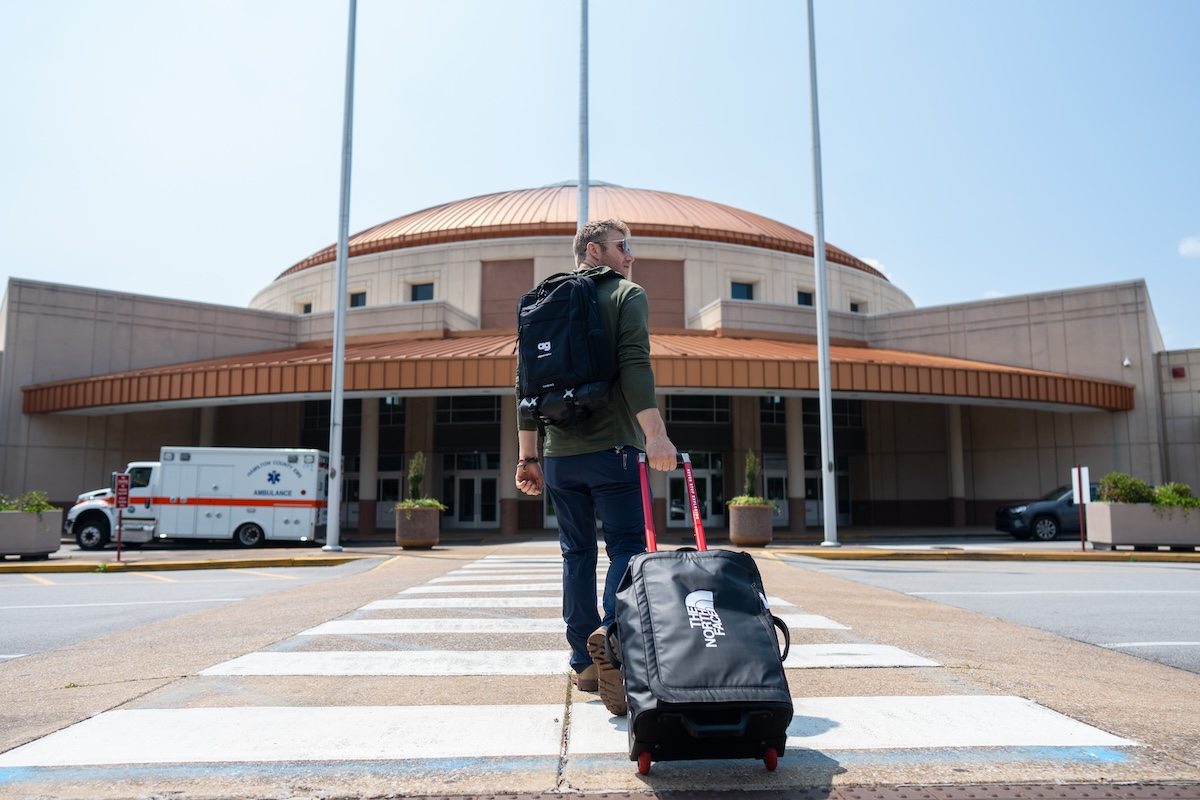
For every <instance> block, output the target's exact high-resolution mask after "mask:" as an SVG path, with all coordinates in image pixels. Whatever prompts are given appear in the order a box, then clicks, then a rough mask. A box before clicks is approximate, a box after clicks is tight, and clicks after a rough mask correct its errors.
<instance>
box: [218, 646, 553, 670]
mask: <svg viewBox="0 0 1200 800" xmlns="http://www.w3.org/2000/svg"><path fill="white" fill-rule="evenodd" d="M568 658H569V654H568V653H567V652H566V651H565V650H562V651H555V650H488V651H473V650H405V651H399V652H394V651H330V652H300V653H276V652H266V653H264V652H259V653H250V654H249V655H244V656H241V657H239V658H235V659H232V660H230V661H226V662H224V663H221V664H217V665H216V666H212V667H209V668H208V669H206V670H201V672H200V674H201V675H343V676H348V675H426V676H450V675H566V674H567V672H568V671H569V670H570V668H569V667H568V666H567V660H568Z"/></svg>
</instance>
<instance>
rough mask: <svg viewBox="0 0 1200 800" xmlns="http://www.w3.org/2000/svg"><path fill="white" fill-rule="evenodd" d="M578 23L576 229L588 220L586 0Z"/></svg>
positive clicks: (582, 1) (583, 1) (583, 0)
mask: <svg viewBox="0 0 1200 800" xmlns="http://www.w3.org/2000/svg"><path fill="white" fill-rule="evenodd" d="M580 2H581V6H582V9H583V14H582V19H581V20H580V24H579V209H578V212H579V213H578V219H577V220H576V230H580V229H582V228H583V226H584V225H585V224H587V221H588V189H589V188H590V187H589V181H590V178H589V177H588V0H580Z"/></svg>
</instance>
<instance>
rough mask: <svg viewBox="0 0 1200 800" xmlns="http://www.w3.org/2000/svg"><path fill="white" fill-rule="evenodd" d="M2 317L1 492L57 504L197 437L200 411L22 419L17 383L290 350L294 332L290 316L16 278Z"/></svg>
mask: <svg viewBox="0 0 1200 800" xmlns="http://www.w3.org/2000/svg"><path fill="white" fill-rule="evenodd" d="M3 311H4V313H3V316H2V317H0V329H2V330H3V334H2V335H3V340H4V341H5V342H6V343H7V347H6V349H5V353H4V358H3V362H2V364H0V492H3V493H5V494H9V495H13V494H20V493H21V492H24V491H27V490H33V489H39V490H43V491H46V492H47V493H48V494H49V496H50V498H51V499H52V500H54V501H60V502H61V501H70V500H74V499H75V497H76V495H78V494H79V493H80V492H83V491H86V490H89V489H95V488H99V487H101V486H105V485H107V484H108V478H109V473H110V472H111V471H112V470H114V469H119V468H121V467H123V466H124V465H125V464H126V463H127V462H128V461H131V460H136V459H144V458H154V457H157V455H158V449H159V447H160V446H161V445H163V444H172V443H183V442H192V441H195V440H196V437H197V436H198V435H199V429H198V425H199V421H198V420H199V418H198V414H199V412H198V410H197V409H190V408H186V409H175V410H171V411H148V412H139V413H137V414H136V415H114V416H94V417H90V416H76V415H37V416H27V415H24V414H22V413H21V399H22V395H21V387H22V386H28V385H32V384H38V383H48V382H52V381H57V380H64V379H68V378H78V377H80V376H86V375H102V374H106V373H110V372H119V371H123V370H130V369H139V368H143V367H154V366H161V365H163V364H174V363H179V362H186V361H195V360H199V359H205V358H215V357H219V356H224V355H234V354H238V353H248V352H256V351H259V350H271V349H276V348H279V347H289V346H291V345H292V344H293V342H294V340H295V332H296V321H295V319H294V318H292V317H290V316H283V315H279V314H274V313H269V312H263V311H254V310H247V309H239V308H230V307H225V306H216V305H210V304H205V303H188V302H185V301H181V300H170V299H164V298H155V297H146V296H141V295H130V294H117V293H112V292H106V291H104V290H101V289H89V288H85V287H78V286H64V285H61V284H50V283H41V282H37V281H26V280H19V279H11V280H10V281H9V283H8V289H7V292H6V295H5V300H4V306H3Z"/></svg>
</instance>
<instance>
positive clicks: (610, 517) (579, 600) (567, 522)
mask: <svg viewBox="0 0 1200 800" xmlns="http://www.w3.org/2000/svg"><path fill="white" fill-rule="evenodd" d="M638 452H639V451H637V450H634V449H632V448H626V449H625V451H624V453H616V452H613V451H612V450H602V451H600V452H598V453H586V454H584V455H578V456H558V457H555V458H547V459H546V472H545V478H546V492H547V494H548V495H549V496H550V502H551V503H553V504H554V512H555V515H556V516H557V518H558V543H559V546H560V547H561V548H562V554H563V621H564V622H566V623H567V643H568V644H569V645H570V646H571V667H572V668H573V669H574V670H575V671H576V672H581V671H583V670H584V669H585V668H587V667H589V666H591V664H592V659H591V656H589V655H588V652H587V637H588V635H590V634H591V633H592V631H594V630H596V628H598V627H600V625H611V624H612V623H613V621H614V620H615V619H616V606H617V597H616V595H617V584H618V583H620V581H621V577H622V576H623V575H624V574H625V568H626V567H627V566H628V565H629V560H630V559H631V558H633V557H634V556H635V555H637V554H638V553H641V552H643V551H645V549H646V538H645V532H646V528H645V525H646V523H645V520H644V518H643V516H642V487H641V481H640V479H639V478H638V460H637V457H638ZM597 515H599V517H600V520H601V521H602V522H603V525H604V549H605V551H606V552H607V553H608V560H609V565H608V575H607V577H606V578H605V580H604V594H603V600H602V605H603V608H604V617H603V619H601V617H600V614H599V612H598V611H597V609H596V562H597V555H598V549H597V546H596V517H597Z"/></svg>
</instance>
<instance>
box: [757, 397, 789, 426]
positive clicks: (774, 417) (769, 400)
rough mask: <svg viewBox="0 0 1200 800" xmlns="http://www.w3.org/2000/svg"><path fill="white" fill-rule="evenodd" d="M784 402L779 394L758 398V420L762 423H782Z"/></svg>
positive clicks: (783, 421)
mask: <svg viewBox="0 0 1200 800" xmlns="http://www.w3.org/2000/svg"><path fill="white" fill-rule="evenodd" d="M783 409H784V402H783V398H782V397H780V396H779V395H771V396H767V397H760V398H758V421H759V423H761V424H763V425H783V424H784V423H785V422H786V420H785V419H784V415H783Z"/></svg>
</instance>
